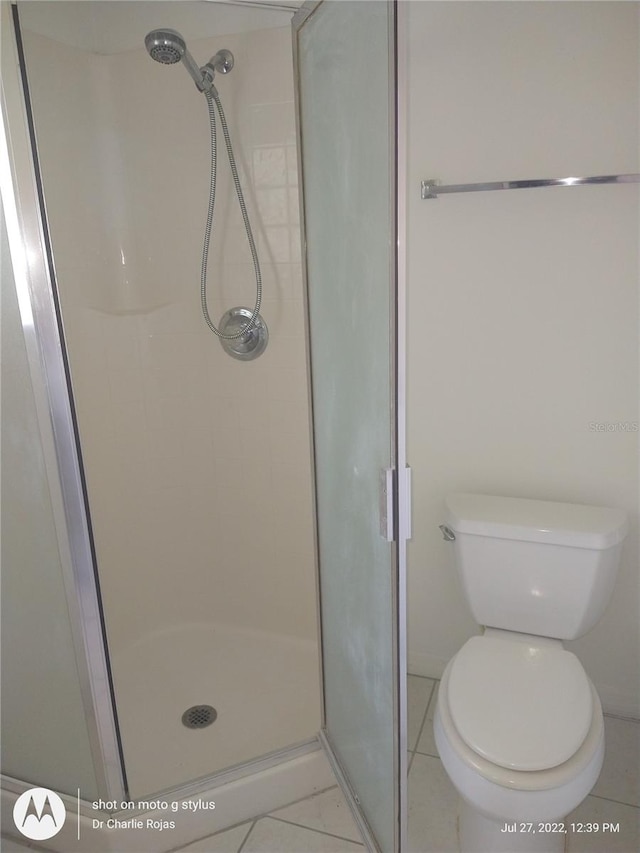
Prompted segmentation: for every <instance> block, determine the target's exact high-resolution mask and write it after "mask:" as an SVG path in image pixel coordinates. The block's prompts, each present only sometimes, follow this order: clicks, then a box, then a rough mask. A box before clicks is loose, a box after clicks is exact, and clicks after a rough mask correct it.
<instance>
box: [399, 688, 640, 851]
mask: <svg viewBox="0 0 640 853" xmlns="http://www.w3.org/2000/svg"><path fill="white" fill-rule="evenodd" d="M408 682H409V683H408V692H409V726H408V744H409V752H410V756H409V762H410V763H409V850H410V851H411V853H449V851H451V853H455V850H456V835H455V820H456V801H457V794H456V792H455V789H454V788H453V786H452V785H451V782H450V781H449V778H448V776H447V775H446V773H445V771H444V770H443V769H442V765H441V763H440V759H439V758H438V752H437V750H436V745H435V742H434V738H433V714H434V711H435V707H436V701H437V695H438V682H437V681H434V680H432V679H430V678H421V677H419V676H415V675H410V676H409V679H408ZM605 737H606V756H605V761H604V766H603V768H602V772H601V774H600V778H599V779H598V782H597V783H596V786H595V788H594V789H593V791H592V793H591V795H590V796H589V797H587V799H586V800H585V801H584V802H583V803H582V805H580V806H579V807H578V808H577V809H576V810H575V811H574V812H573V813H572V814H571V815H570V816H569V821H570V822H582V823H587V822H589V823H598V824H602V823H603V822H607V823H611V824H618V825H619V831H618V832H615V833H614V832H606V833H604V832H602V831H600V832H595V833H593V834H574V835H569V837H568V844H567V851H568V853H638V851H640V781H639V775H640V774H639V767H640V723H638V722H636V721H632V720H623V719H620V718H617V717H611V716H605Z"/></svg>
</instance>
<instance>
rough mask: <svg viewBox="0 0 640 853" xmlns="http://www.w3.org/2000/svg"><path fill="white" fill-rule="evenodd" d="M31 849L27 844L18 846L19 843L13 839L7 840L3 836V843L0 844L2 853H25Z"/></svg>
mask: <svg viewBox="0 0 640 853" xmlns="http://www.w3.org/2000/svg"><path fill="white" fill-rule="evenodd" d="M30 849H31V848H30V847H29V846H28V845H27V844H18V842H17V841H14V840H13V838H5V837H4V835H3V836H2V841H1V843H0V850H2V853H24V851H25V850H30Z"/></svg>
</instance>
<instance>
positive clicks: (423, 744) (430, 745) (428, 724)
mask: <svg viewBox="0 0 640 853" xmlns="http://www.w3.org/2000/svg"><path fill="white" fill-rule="evenodd" d="M439 687H440V682H439V681H438V682H436V684H435V686H434V688H433V692H432V693H431V700H430V702H429V708H428V710H427V719H426V720H425V723H424V726H423V729H422V734H421V735H420V740H419V741H418V745H417V747H416V751H417V752H421V753H423V754H424V755H434V756H437V755H438V750H437V748H436V741H435V738H434V736H433V717H434V715H435V712H436V705H437V704H438V688H439Z"/></svg>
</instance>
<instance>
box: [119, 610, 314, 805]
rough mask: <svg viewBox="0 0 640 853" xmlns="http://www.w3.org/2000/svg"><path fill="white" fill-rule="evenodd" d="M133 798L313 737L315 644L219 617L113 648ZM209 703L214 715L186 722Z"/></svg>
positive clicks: (121, 726) (197, 777) (126, 759)
mask: <svg viewBox="0 0 640 853" xmlns="http://www.w3.org/2000/svg"><path fill="white" fill-rule="evenodd" d="M112 663H113V673H114V686H115V694H116V706H117V711H118V720H119V725H120V733H121V737H122V745H123V753H124V761H125V768H126V772H127V778H128V782H129V791H130V795H131V798H132V799H140V798H141V797H147V795H150V794H154V793H157V792H159V791H163V790H166V789H170V788H174V787H176V786H177V785H182V784H184V783H186V782H190V781H193V780H195V779H199V778H202V777H206V776H210V775H212V774H213V773H216V772H218V771H220V770H223V769H226V768H228V767H231V766H234V765H236V764H241V763H243V762H245V761H250V760H252V759H255V758H258V757H260V756H262V755H265V754H267V753H269V752H272V751H274V750H277V749H281V748H284V747H287V746H290V745H292V744H295V743H299V742H301V741H304V740H306V739H308V738H310V737H313V736H315V735H316V733H317V732H318V729H319V728H320V716H319V708H320V699H319V679H318V652H317V645H316V643H315V642H313V641H310V640H305V639H302V638H296V637H291V636H283V635H279V634H274V633H267V632H262V631H256V630H252V629H248V628H247V629H243V628H238V627H235V626H229V625H221V624H216V625H212V624H193V625H188V626H180V627H174V628H171V629H167V630H164V631H162V632H157V633H154V634H150V635H147V636H146V637H144V638H143V639H142V640H140V641H139V642H137V643H136V644H135V645H133V646H130V647H129V648H128V649H127V651H126V654H125V653H123V654H120V655H113V657H112ZM194 705H210V706H212V707H213V708H214V709H215V711H216V712H217V716H216V718H215V721H214V722H213V723H212V724H211V725H208V726H206V727H204V728H195V729H194V728H187V727H186V726H185V725H184V724H183V722H182V716H183V714H184V712H185V711H186V710H187V709H189V708H190V707H191V706H194Z"/></svg>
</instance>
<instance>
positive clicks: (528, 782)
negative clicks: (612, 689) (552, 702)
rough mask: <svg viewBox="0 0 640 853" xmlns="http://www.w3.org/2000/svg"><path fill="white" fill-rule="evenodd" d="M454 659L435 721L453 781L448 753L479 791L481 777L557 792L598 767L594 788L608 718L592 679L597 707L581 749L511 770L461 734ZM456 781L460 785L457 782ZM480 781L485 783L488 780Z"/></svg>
mask: <svg viewBox="0 0 640 853" xmlns="http://www.w3.org/2000/svg"><path fill="white" fill-rule="evenodd" d="M454 660H455V658H453V659H452V660H450V661H449V663H448V664H447V666H446V667H445V670H444V673H443V674H442V680H441V682H440V689H439V691H438V702H437V707H436V715H435V717H436V719H435V722H434V732H435V735H436V745H437V748H438V752H439V754H440V758H441V759H442V763H443V765H444V766H445V768H447V772H448V773H449V776H450V778H451V779H452V780H453V776H451V768H450V767H448V765H449V763H450V760H449V759H448V757H447V756H448V755H449V754H450V755H451V756H454V757H455V758H454V759H453V760H454V761H456V762H458V763H459V765H460V767H461V768H464V770H463V773H464V774H468V775H469V778H470V780H471V781H470V783H469V785H470V790H476V788H477V786H478V784H479V782H478V780H479V779H482V780H485V781H486V783H487V784H489V785H496V786H498V788H509V789H511V790H516V791H521V792H530V791H555V792H557V791H558V790H559V789H560V788H562V787H563V786H565V785H567V784H572V783H573V781H574V780H575V779H576V777H579V776H585V775H588V774H589V768H593V769H594V775H593V779H592V781H591V787H593V784H595V781H596V779H597V777H598V773H599V772H600V768H601V767H602V759H603V757H604V718H603V716H602V707H601V705H600V699H599V697H598V694H597V692H596V690H595V688H594V686H593V684H591V682H589V685H590V688H591V701H592V707H593V713H592V720H591V726H590V729H589V733H588V734H587V737H586V738H585V740H584V742H583V743H582V745H581V747H580V748H579V750H578V752H577V753H576V754H575V755H573V756H572V757H571V758H570V759H569V760H568V761H565V762H564V763H563V764H559V765H558V766H557V767H552V768H550V769H547V770H537V771H535V772H529V771H526V770H511V769H509V768H506V767H501V766H500V765H498V764H495V763H494V762H492V761H487V759H486V758H483V757H482V756H481V755H480V754H479V753H477V752H475V750H473V749H471V748H470V747H469V746H468V745H467V744H466V743H465V742H464V741H463V740H462V738H461V737H460V735H459V734H458V730H457V729H456V726H455V725H454V723H453V720H452V718H451V711H450V708H449V700H448V696H449V674H450V672H451V668H452V665H453V663H454ZM439 735H440V736H439ZM454 784H456V783H455V781H454ZM480 784H484V782H482V783H480ZM456 786H457V785H456ZM458 790H460V788H458ZM589 790H590V788H589ZM587 793H588V791H587ZM585 796H586V794H585Z"/></svg>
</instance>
